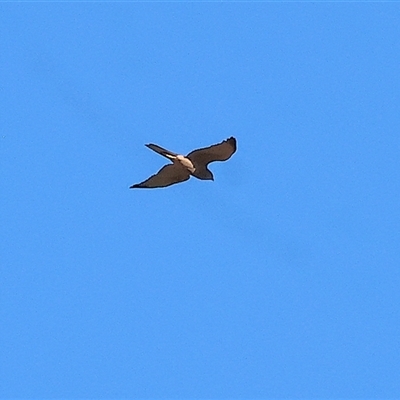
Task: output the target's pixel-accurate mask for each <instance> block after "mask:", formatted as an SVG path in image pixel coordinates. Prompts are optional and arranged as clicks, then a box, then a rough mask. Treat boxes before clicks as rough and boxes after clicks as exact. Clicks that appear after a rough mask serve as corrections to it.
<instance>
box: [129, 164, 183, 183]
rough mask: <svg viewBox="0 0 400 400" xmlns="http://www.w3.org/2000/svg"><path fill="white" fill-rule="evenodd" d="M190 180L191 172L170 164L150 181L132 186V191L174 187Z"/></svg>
mask: <svg viewBox="0 0 400 400" xmlns="http://www.w3.org/2000/svg"><path fill="white" fill-rule="evenodd" d="M189 178H190V174H189V171H188V170H187V169H186V168H184V167H182V166H180V165H179V164H168V165H165V166H164V167H162V168H161V169H160V170H159V171H158V172H157V173H156V174H155V175H152V176H151V177H150V178H149V179H146V180H145V181H143V182H141V183H138V184H136V185H132V186H131V187H130V189H136V188H148V189H150V188H158V187H166V186H170V185H174V184H175V183H179V182H183V181H187V180H188V179H189Z"/></svg>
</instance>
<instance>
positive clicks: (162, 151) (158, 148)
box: [145, 143, 177, 160]
mask: <svg viewBox="0 0 400 400" xmlns="http://www.w3.org/2000/svg"><path fill="white" fill-rule="evenodd" d="M145 146H146V147H148V148H149V149H151V150H153V151H155V152H156V153H158V154H160V155H162V156H164V157H167V158H168V159H169V160H170V159H171V158H173V157H170V156H177V154H176V153H173V152H172V151H169V150H167V149H164V148H163V147H161V146H159V145H157V144H153V143H149V144H146V145H145Z"/></svg>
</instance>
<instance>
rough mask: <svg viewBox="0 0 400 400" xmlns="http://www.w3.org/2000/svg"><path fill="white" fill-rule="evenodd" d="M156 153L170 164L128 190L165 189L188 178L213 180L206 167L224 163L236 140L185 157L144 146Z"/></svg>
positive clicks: (160, 148)
mask: <svg viewBox="0 0 400 400" xmlns="http://www.w3.org/2000/svg"><path fill="white" fill-rule="evenodd" d="M146 146H147V147H148V148H149V149H151V150H153V151H155V152H156V153H158V154H160V155H162V156H164V157H166V158H168V159H169V160H170V161H172V164H167V165H165V166H164V167H162V168H161V169H160V171H158V172H157V174H155V175H152V176H151V177H150V178H149V179H146V180H145V181H143V182H141V183H138V184H136V185H132V186H131V187H130V188H131V189H134V188H157V187H166V186H170V185H173V184H175V183H179V182H183V181H186V180H188V179H189V178H190V176H191V175H192V176H194V177H196V178H198V179H201V180H214V176H213V174H212V172H211V171H210V170H209V169H208V168H207V165H208V164H209V163H211V162H213V161H226V160H228V159H229V158H230V157H231V156H232V154H233V153H234V152H235V151H236V139H235V138H234V137H231V138H229V139H227V140H224V141H223V142H221V143H218V144H215V145H212V146H209V147H205V148H203V149H198V150H194V151H192V152H190V153H189V154H188V155H187V156H183V155H181V154H176V153H173V152H172V151H169V150H166V149H164V148H163V147H161V146H158V145H156V144H146Z"/></svg>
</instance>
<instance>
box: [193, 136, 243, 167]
mask: <svg viewBox="0 0 400 400" xmlns="http://www.w3.org/2000/svg"><path fill="white" fill-rule="evenodd" d="M235 151H236V139H235V138H234V137H230V138H229V139H226V140H224V141H223V142H221V143H218V144H214V145H212V146H210V147H205V148H203V149H197V150H193V151H192V152H191V153H189V154H188V155H187V157H188V158H189V159H190V161H192V163H193V164H194V166H195V167H196V166H197V167H199V166H206V165H207V164H209V163H210V162H213V161H226V160H228V159H229V158H230V157H231V156H232V154H233V153H234V152H235Z"/></svg>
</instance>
